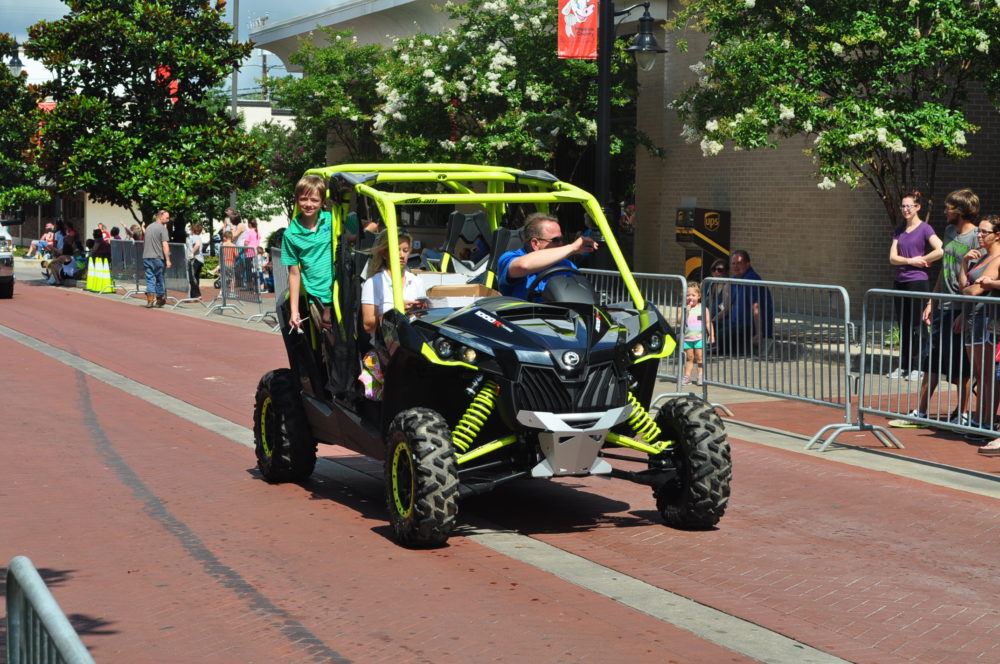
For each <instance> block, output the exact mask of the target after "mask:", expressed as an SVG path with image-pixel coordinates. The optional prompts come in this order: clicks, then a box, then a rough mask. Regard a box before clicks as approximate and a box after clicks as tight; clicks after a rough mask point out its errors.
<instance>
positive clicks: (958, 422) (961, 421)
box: [948, 413, 979, 429]
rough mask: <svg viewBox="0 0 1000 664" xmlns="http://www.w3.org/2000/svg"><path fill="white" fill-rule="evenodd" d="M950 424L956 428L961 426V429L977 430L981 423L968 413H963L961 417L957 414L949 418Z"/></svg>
mask: <svg viewBox="0 0 1000 664" xmlns="http://www.w3.org/2000/svg"><path fill="white" fill-rule="evenodd" d="M948 424H954V425H955V426H960V427H976V428H977V429H978V428H979V422H977V421H976V420H975V419H974V418H973V417H972V416H971V415H969V414H968V413H962V414H961V415H959V414H958V413H955V414H954V415H952V416H951V417H949V418H948Z"/></svg>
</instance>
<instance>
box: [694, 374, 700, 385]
mask: <svg viewBox="0 0 1000 664" xmlns="http://www.w3.org/2000/svg"><path fill="white" fill-rule="evenodd" d="M694 384H695V385H697V386H698V387H701V376H698V377H697V378H695V379H694Z"/></svg>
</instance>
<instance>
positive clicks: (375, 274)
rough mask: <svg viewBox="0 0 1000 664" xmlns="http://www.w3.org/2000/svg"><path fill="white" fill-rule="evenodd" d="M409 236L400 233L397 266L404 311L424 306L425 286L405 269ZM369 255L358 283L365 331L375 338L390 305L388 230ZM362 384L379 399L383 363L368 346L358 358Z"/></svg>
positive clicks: (391, 302) (374, 398)
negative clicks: (362, 276) (360, 283)
mask: <svg viewBox="0 0 1000 664" xmlns="http://www.w3.org/2000/svg"><path fill="white" fill-rule="evenodd" d="M412 246H413V242H412V239H411V238H410V236H409V235H407V234H406V233H400V235H399V267H400V269H401V271H402V273H403V275H402V276H403V303H404V305H405V306H406V311H407V312H410V311H414V310H416V309H424V308H426V306H427V304H426V302H427V301H426V297H427V289H426V288H425V287H424V282H423V281H422V280H421V279H420V277H418V276H417V275H415V274H413V273H412V272H410V271H409V270H407V269H406V261H407V259H409V257H410V248H411V247H412ZM371 252H372V257H371V260H370V261H369V262H368V272H367V277H368V278H367V279H366V280H365V283H364V285H363V286H362V287H361V320H362V322H363V323H364V326H365V332H368V334H370V335H372V343H374V342H375V330H376V328H377V327H378V323H379V320H380V319H381V318H382V315H383V314H384V313H385V312H386V311H388V310H390V309H392V307H393V301H392V276H391V274H390V273H389V232H388V231H382V233H381V234H379V236H378V238H377V239H376V240H375V246H374V247H373V248H372V249H371ZM358 379H359V380H360V381H361V383H362V384H363V385H364V390H365V396H366V397H367V398H369V399H372V400H375V401H379V400H381V399H382V366H381V362H380V361H379V356H378V353H377V352H376V351H375V350H370V351H368V352H367V353H365V356H364V357H363V358H362V359H361V375H360V376H359V377H358Z"/></svg>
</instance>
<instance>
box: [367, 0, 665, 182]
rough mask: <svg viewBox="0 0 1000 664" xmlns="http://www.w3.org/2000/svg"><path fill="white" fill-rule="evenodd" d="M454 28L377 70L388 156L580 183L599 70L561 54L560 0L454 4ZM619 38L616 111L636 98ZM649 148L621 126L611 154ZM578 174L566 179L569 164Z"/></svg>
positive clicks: (399, 45) (380, 124)
mask: <svg viewBox="0 0 1000 664" xmlns="http://www.w3.org/2000/svg"><path fill="white" fill-rule="evenodd" d="M444 10H445V11H446V12H448V14H449V16H450V18H451V19H452V21H453V25H454V27H451V28H445V29H443V30H441V31H440V33H439V34H436V35H428V34H419V35H415V36H412V37H406V38H400V39H397V40H396V42H395V44H394V46H393V48H392V51H391V53H390V54H388V56H389V57H386V58H385V59H383V60H382V61H381V63H380V64H379V66H378V68H377V73H378V75H379V80H378V84H377V86H376V89H377V94H378V97H379V99H380V101H381V102H382V105H381V107H380V108H379V109H378V111H377V112H376V113H375V116H374V122H373V127H374V131H375V134H376V137H377V139H378V142H379V144H380V146H381V149H382V151H383V152H384V153H385V155H386V156H387V157H390V158H392V159H398V160H407V161H427V160H431V161H433V160H440V161H459V162H460V161H468V162H475V163H500V164H507V165H516V166H518V167H521V168H549V169H553V168H554V163H555V160H556V158H557V157H558V158H559V159H560V163H561V164H563V165H564V166H563V170H564V172H562V173H560V176H561V177H563V178H564V179H571V178H572V177H573V175H574V174H573V172H572V171H575V169H576V167H577V166H578V165H579V163H580V158H581V157H582V156H583V154H584V153H585V151H586V150H587V148H588V146H589V145H592V144H593V141H594V138H595V136H596V131H597V127H596V120H595V118H596V114H597V91H596V76H597V67H596V64H595V63H594V62H593V61H586V60H560V59H558V58H557V55H556V50H557V49H556V17H557V5H556V2H555V0H470V2H467V3H463V4H452V3H451V2H448V3H446V5H445V7H444ZM625 66H628V67H632V66H634V65H632V63H631V61H630V59H629V58H628V57H627V54H625V53H624V44H623V43H622V42H621V41H620V40H619V42H618V43H617V44H616V45H615V53H614V56H613V58H612V70H613V71H612V94H611V103H612V105H614V106H616V107H624V106H626V105H628V104H630V103H632V102H633V101H634V99H635V96H636V83H635V77H634V76H631V75H625V74H626V72H625V70H624V69H623V67H625ZM637 144H645V145H648V140H646V139H645V137H644V136H641V135H639V134H638V133H636V132H635V130H634V128H627V129H620V128H616V133H615V135H614V136H613V137H612V153H613V154H618V153H625V154H628V153H631V152H632V151H634V149H635V146H636V145H637ZM567 163H568V164H570V166H569V172H565V169H566V166H565V165H566V164H567Z"/></svg>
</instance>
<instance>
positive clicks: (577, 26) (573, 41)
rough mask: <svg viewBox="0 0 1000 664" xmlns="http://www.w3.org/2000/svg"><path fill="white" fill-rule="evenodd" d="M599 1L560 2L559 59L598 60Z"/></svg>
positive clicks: (569, 0) (577, 0)
mask: <svg viewBox="0 0 1000 664" xmlns="http://www.w3.org/2000/svg"><path fill="white" fill-rule="evenodd" d="M597 2H598V0H559V57H560V58H576V59H578V60H596V59H597V14H598V12H597Z"/></svg>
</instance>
